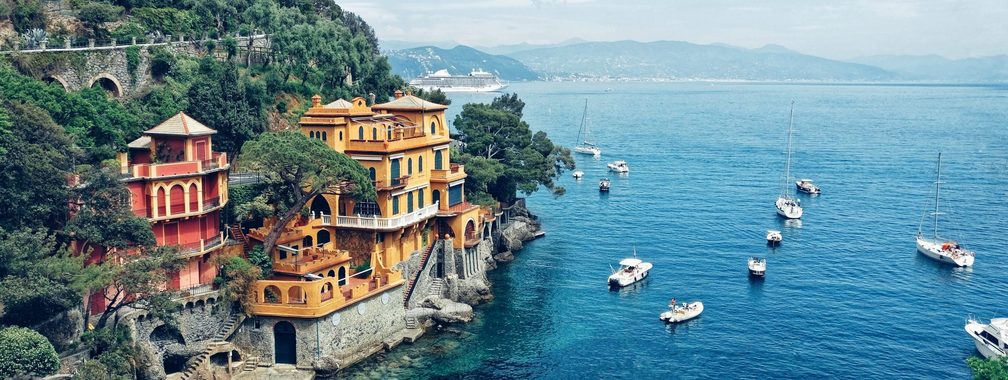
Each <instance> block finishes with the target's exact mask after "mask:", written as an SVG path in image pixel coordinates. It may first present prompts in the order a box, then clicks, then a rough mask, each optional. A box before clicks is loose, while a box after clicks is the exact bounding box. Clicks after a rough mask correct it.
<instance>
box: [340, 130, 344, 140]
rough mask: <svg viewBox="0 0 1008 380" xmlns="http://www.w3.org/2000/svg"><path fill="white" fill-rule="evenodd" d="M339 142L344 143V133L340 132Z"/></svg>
mask: <svg viewBox="0 0 1008 380" xmlns="http://www.w3.org/2000/svg"><path fill="white" fill-rule="evenodd" d="M339 141H343V131H339Z"/></svg>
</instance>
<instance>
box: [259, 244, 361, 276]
mask: <svg viewBox="0 0 1008 380" xmlns="http://www.w3.org/2000/svg"><path fill="white" fill-rule="evenodd" d="M347 261H350V252H347V251H341V250H330V249H322V248H306V249H302V250H300V251H299V252H298V255H297V256H294V257H293V258H287V259H284V260H278V261H276V262H274V263H273V270H274V271H275V272H283V273H297V274H305V273H310V272H315V271H317V270H319V269H325V268H329V267H332V266H334V265H338V264H340V263H343V262H347Z"/></svg>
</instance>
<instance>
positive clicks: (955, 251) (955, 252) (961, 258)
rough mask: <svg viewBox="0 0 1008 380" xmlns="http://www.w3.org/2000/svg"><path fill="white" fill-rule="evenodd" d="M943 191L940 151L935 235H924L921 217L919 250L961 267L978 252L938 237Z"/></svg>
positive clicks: (918, 229) (918, 236)
mask: <svg viewBox="0 0 1008 380" xmlns="http://www.w3.org/2000/svg"><path fill="white" fill-rule="evenodd" d="M940 191H941V153H938V171H937V174H935V208H934V212H932V213H931V214H932V215H934V235H932V237H930V238H928V237H925V236H924V232H923V227H924V218H923V217H921V223H920V226H919V227H918V228H917V239H916V240H917V252H920V253H921V254H922V255H924V256H927V257H930V258H932V259H935V260H937V261H941V262H943V263H950V264H955V265H958V266H961V267H968V266H971V265H973V260H974V259H975V258H976V253H974V252H973V251H970V250H968V249H966V248H963V247H962V246H960V245H959V243H958V242H956V241H955V240H950V239H943V238H940V237H938V215H939V214H940V213H939V212H938V200H939V199H940V198H939V193H940Z"/></svg>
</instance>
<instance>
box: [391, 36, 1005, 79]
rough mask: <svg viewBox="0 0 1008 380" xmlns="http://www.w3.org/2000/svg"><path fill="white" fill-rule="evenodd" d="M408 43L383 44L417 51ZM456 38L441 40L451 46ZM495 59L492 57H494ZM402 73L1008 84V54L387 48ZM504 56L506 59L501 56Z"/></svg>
mask: <svg viewBox="0 0 1008 380" xmlns="http://www.w3.org/2000/svg"><path fill="white" fill-rule="evenodd" d="M415 44H417V43H414V42H407V41H391V43H388V42H382V46H384V47H387V46H390V45H392V46H404V47H405V46H410V45H415ZM450 44H454V42H451V41H445V42H441V43H438V45H441V46H445V45H450ZM487 52H490V53H493V54H490V53H487ZM386 54H388V55H389V61H390V63H391V64H392V68H393V70H394V71H395V72H397V73H399V74H400V75H402V76H403V77H404V78H406V79H410V78H413V77H416V76H417V75H421V74H423V73H426V72H428V71H436V70H438V69H448V71H449V72H451V73H452V74H465V73H468V72H469V71H470V70H471V69H474V68H482V69H484V70H486V71H489V72H493V73H496V74H497V75H498V76H499V77H501V78H502V79H505V80H511V81H521V80H534V79H539V78H542V79H561V80H562V79H602V80H605V79H613V80H619V79H637V80H748V81H794V82H797V81H812V82H929V83H1003V82H1008V56H1006V55H999V56H991V57H982V58H969V59H959V60H952V59H947V58H943V57H940V56H936V55H927V56H871V57H861V58H856V59H852V60H850V61H840V60H833V59H826V58H821V57H816V56H811V55H807V54H802V53H799V52H796V51H794V50H790V49H788V48H786V47H783V46H780V45H767V46H764V47H761V48H757V49H748V48H741V47H737V46H731V45H727V44H717V43H716V44H710V45H701V44H693V43H689V42H681V41H656V42H637V41H613V42H585V41H583V40H579V39H572V40H567V41H564V42H561V43H557V44H549V45H534V44H527V43H521V44H515V45H503V46H496V47H484V48H480V49H479V50H477V49H474V48H471V47H467V46H464V45H457V46H455V47H453V48H451V49H444V48H439V47H435V46H424V47H413V48H404V49H399V50H393V51H386ZM495 54H503V55H495Z"/></svg>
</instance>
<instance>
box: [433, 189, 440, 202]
mask: <svg viewBox="0 0 1008 380" xmlns="http://www.w3.org/2000/svg"><path fill="white" fill-rule="evenodd" d="M431 201H432V202H434V203H437V202H441V191H440V190H434V191H432V192H431Z"/></svg>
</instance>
